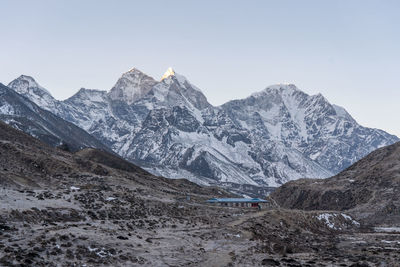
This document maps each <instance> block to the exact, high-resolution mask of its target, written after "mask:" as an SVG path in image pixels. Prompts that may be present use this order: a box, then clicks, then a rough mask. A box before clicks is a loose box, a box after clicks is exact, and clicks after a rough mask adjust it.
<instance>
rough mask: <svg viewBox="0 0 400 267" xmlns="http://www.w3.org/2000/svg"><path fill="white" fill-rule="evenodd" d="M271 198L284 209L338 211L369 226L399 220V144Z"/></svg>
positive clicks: (297, 183) (279, 191)
mask: <svg viewBox="0 0 400 267" xmlns="http://www.w3.org/2000/svg"><path fill="white" fill-rule="evenodd" d="M271 197H272V198H273V199H275V200H276V201H277V202H278V203H279V204H280V205H282V206H284V207H287V208H295V209H305V210H339V211H346V212H349V213H350V214H353V215H354V216H355V217H356V218H357V219H359V220H360V221H364V222H367V223H368V224H374V225H377V224H385V225H393V224H394V225H396V224H398V222H399V221H400V142H398V143H395V144H393V145H390V146H387V147H384V148H380V149H378V150H376V151H374V152H372V153H371V154H369V155H368V156H366V157H365V158H363V159H362V160H360V161H358V162H356V163H355V164H353V165H352V166H350V167H349V168H347V169H346V170H344V171H342V172H341V173H339V174H338V175H336V176H333V177H331V178H328V179H300V180H297V181H291V182H289V183H287V184H285V185H283V186H281V187H280V188H278V189H277V190H276V191H275V192H274V193H272V195H271Z"/></svg>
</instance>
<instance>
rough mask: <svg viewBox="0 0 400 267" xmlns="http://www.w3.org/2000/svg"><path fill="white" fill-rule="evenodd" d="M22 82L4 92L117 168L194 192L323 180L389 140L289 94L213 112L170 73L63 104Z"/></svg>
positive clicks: (320, 103)
mask: <svg viewBox="0 0 400 267" xmlns="http://www.w3.org/2000/svg"><path fill="white" fill-rule="evenodd" d="M24 80H33V79H32V78H27V77H26V76H21V77H19V78H18V79H16V80H15V81H13V82H11V83H10V84H9V86H10V87H11V88H13V89H14V90H16V91H18V92H20V93H21V94H23V95H24V96H26V97H28V98H30V99H31V100H32V101H34V102H35V103H37V104H38V105H41V106H42V107H43V108H44V109H47V110H49V111H51V112H53V113H54V114H56V115H58V116H60V117H62V118H63V119H65V120H67V121H70V122H72V123H74V124H76V125H77V126H79V127H81V128H83V129H84V130H86V131H87V132H89V133H90V134H92V135H93V136H95V137H96V138H97V139H99V140H100V141H101V142H102V143H104V144H106V145H107V146H109V147H110V148H111V149H112V150H113V151H115V152H116V153H118V154H119V155H120V156H122V157H124V158H125V159H128V160H129V161H131V162H135V163H137V164H140V166H142V167H144V168H146V169H147V170H149V171H150V172H152V173H154V174H159V175H163V176H165V177H170V178H181V177H185V178H188V179H190V180H191V181H194V182H196V183H199V184H206V185H207V184H208V185H209V184H219V185H222V184H224V185H227V184H248V185H251V186H263V187H269V186H272V187H276V186H279V185H281V184H283V183H285V182H287V181H290V180H293V179H298V178H302V177H312V178H325V177H329V176H331V175H333V174H335V173H337V172H339V171H341V170H343V169H344V168H346V167H348V166H349V165H350V164H352V163H354V162H355V161H357V160H358V159H360V158H362V157H364V156H365V155H367V154H368V153H369V152H371V151H373V150H375V149H376V148H379V147H382V146H385V145H389V144H392V143H394V142H396V141H397V140H398V138H397V137H395V136H392V135H389V134H387V133H385V132H383V131H381V130H377V129H370V128H365V127H362V126H360V125H359V124H357V122H356V121H355V120H354V119H353V118H352V117H351V116H350V115H349V114H348V113H347V112H346V111H345V110H344V109H343V108H341V107H338V106H335V105H332V104H330V103H329V102H328V101H327V100H326V99H325V98H324V97H323V96H322V95H315V96H310V95H307V94H306V93H304V92H302V91H300V90H299V89H297V88H296V87H295V86H294V85H274V86H270V87H268V88H267V89H265V90H263V91H261V92H259V93H256V94H253V95H251V96H250V97H248V98H246V99H241V100H234V101H230V102H228V103H226V104H224V105H222V106H219V107H214V106H212V105H211V104H210V103H209V102H208V101H207V98H206V97H205V96H204V94H203V93H202V92H201V90H200V89H198V88H197V87H196V86H194V85H193V84H191V83H190V82H189V81H188V80H187V79H186V78H185V77H183V76H182V75H179V74H177V73H176V72H175V71H174V70H172V69H168V71H167V72H166V73H165V75H164V76H163V77H162V79H161V80H160V81H156V80H155V79H153V78H151V77H149V76H148V75H146V74H144V73H142V72H141V71H139V70H137V69H132V70H130V71H128V72H127V73H125V74H123V75H122V77H121V78H120V79H119V80H118V81H117V83H116V84H115V86H114V87H113V88H112V89H111V90H110V91H109V92H107V91H99V90H89V89H81V90H80V91H79V92H78V93H77V94H75V95H74V96H72V97H71V98H69V99H67V100H64V101H57V100H55V99H54V98H52V97H51V96H48V95H47V94H45V93H44V92H43V90H41V87H40V86H39V85H37V86H36V88H35V89H30V90H26V89H25V90H24V89H23V88H25V87H23V86H21V84H25V83H29V82H30V81H26V82H24ZM31 84H32V82H31ZM21 88H22V89H21ZM35 92H36V93H35ZM38 92H39V93H38ZM40 94H43V95H46V101H40V100H39V99H40ZM236 188H237V187H236Z"/></svg>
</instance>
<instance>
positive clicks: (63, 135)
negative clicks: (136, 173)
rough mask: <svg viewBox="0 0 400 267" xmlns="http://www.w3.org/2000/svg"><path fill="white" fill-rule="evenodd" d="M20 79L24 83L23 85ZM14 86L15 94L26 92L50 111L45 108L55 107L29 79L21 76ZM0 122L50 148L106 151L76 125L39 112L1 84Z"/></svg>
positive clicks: (104, 147)
mask: <svg viewBox="0 0 400 267" xmlns="http://www.w3.org/2000/svg"><path fill="white" fill-rule="evenodd" d="M21 79H27V81H26V83H25V82H24V81H22V80H21ZM13 85H14V86H17V85H18V86H19V87H18V88H16V91H18V92H20V93H24V92H25V94H26V95H27V96H28V97H29V96H30V94H32V99H33V100H35V101H36V102H38V103H39V104H43V105H44V106H45V107H47V108H48V107H49V106H48V105H47V104H50V105H53V104H55V103H56V102H52V101H50V100H53V98H52V97H51V96H50V94H48V92H47V91H44V90H41V88H40V87H39V86H37V84H35V83H34V81H33V79H32V78H27V77H26V76H21V77H20V80H18V81H15V82H14V83H13ZM31 86H34V87H31ZM17 89H18V90H17ZM41 97H43V98H41ZM53 107H54V106H53ZM0 120H2V121H4V122H6V123H7V124H9V125H11V126H13V127H14V128H17V129H20V130H22V131H24V132H26V133H28V134H30V135H31V136H34V137H36V138H38V139H40V140H42V141H43V142H45V143H47V144H50V145H52V146H60V145H63V146H64V147H66V148H68V149H69V150H71V151H76V150H79V149H82V148H84V147H95V148H99V149H104V150H109V149H108V148H107V147H106V146H105V145H103V144H102V143H101V142H100V141H98V140H97V139H96V138H94V137H93V136H92V135H90V134H88V133H87V132H85V131H84V130H82V129H81V128H79V127H77V126H76V125H75V124H73V123H70V122H68V121H65V120H63V119H61V118H60V117H58V116H56V115H54V114H53V113H52V112H49V111H48V110H44V109H42V108H40V107H39V106H38V105H37V104H35V103H33V102H32V101H30V100H29V99H28V98H26V97H23V96H21V95H20V94H18V93H16V92H15V91H14V90H12V89H10V88H8V87H7V86H4V85H3V84H0Z"/></svg>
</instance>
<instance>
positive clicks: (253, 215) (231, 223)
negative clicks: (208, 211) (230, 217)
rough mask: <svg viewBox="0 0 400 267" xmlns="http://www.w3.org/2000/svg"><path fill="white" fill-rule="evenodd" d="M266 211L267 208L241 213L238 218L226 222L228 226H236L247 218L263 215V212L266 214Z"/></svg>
mask: <svg viewBox="0 0 400 267" xmlns="http://www.w3.org/2000/svg"><path fill="white" fill-rule="evenodd" d="M267 212H268V210H263V211H259V212H254V213H247V214H244V215H243V216H242V217H240V218H239V219H237V220H234V221H232V222H230V223H228V226H229V227H235V226H238V225H240V224H242V223H244V222H245V221H247V220H249V219H252V218H257V217H261V216H264V215H265V214H267Z"/></svg>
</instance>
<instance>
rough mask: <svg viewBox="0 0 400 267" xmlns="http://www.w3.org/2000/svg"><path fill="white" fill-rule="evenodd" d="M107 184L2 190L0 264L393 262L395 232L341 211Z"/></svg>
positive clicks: (399, 244)
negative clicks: (237, 203) (224, 202)
mask: <svg viewBox="0 0 400 267" xmlns="http://www.w3.org/2000/svg"><path fill="white" fill-rule="evenodd" d="M86 182H90V186H87V184H89V183H86ZM109 182H111V180H110V179H106V178H100V177H98V178H97V179H90V180H87V181H85V183H82V184H75V185H74V186H75V187H73V188H74V189H72V190H71V188H65V189H64V190H52V191H49V190H19V191H17V190H8V189H3V190H2V191H1V211H0V214H1V220H0V266H132V265H146V266H261V265H266V266H396V264H398V263H399V262H400V253H399V251H400V232H396V229H386V231H392V232H380V231H377V230H374V229H362V226H360V225H358V223H357V222H356V221H354V220H353V219H352V218H350V217H348V215H346V214H342V213H315V212H301V211H289V210H276V209H271V210H263V211H261V212H258V211H252V210H243V209H239V208H218V207H210V206H206V205H204V204H202V201H200V198H198V197H197V196H194V197H193V198H191V200H190V201H185V200H183V199H181V198H180V197H179V194H175V195H174V194H170V193H169V192H168V193H164V194H157V196H153V195H149V194H150V193H151V192H150V191H148V190H146V189H144V188H143V187H140V186H139V187H134V186H131V185H128V184H124V181H117V183H116V184H115V185H110V183H109ZM112 182H113V184H114V183H115V181H112ZM85 184H86V185H85ZM76 188H79V189H76ZM384 230H385V229H383V230H382V231H384ZM357 264H358V265H357Z"/></svg>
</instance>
